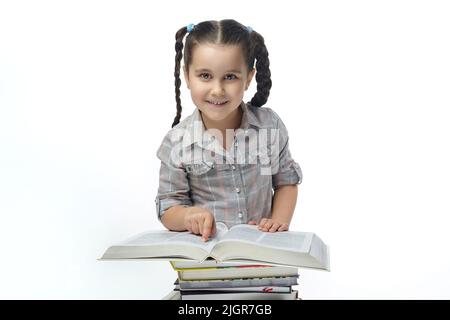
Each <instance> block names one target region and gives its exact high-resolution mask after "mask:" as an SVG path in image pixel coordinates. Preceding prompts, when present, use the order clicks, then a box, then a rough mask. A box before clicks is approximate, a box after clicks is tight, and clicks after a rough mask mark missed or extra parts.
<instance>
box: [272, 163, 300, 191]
mask: <svg viewBox="0 0 450 320" xmlns="http://www.w3.org/2000/svg"><path fill="white" fill-rule="evenodd" d="M302 180H303V174H302V169H301V168H300V166H299V165H298V163H296V162H293V163H292V165H291V166H290V168H289V169H288V170H287V171H283V172H278V173H277V174H275V175H273V176H272V187H273V189H277V188H278V187H280V186H284V185H293V184H294V185H298V184H300V183H302Z"/></svg>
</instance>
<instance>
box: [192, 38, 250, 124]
mask: <svg viewBox="0 0 450 320" xmlns="http://www.w3.org/2000/svg"><path fill="white" fill-rule="evenodd" d="M183 69H184V77H185V79H186V82H187V86H188V88H189V90H190V91H191V97H192V101H193V102H194V104H195V105H196V106H197V108H198V109H199V110H200V111H201V113H202V117H203V121H205V122H209V123H215V122H220V123H227V122H228V120H230V119H233V118H235V116H236V114H237V112H238V110H237V109H238V107H239V106H240V104H241V102H242V99H243V97H244V91H246V90H247V89H248V86H249V85H250V82H251V80H252V78H253V75H254V74H255V69H252V70H251V71H250V72H248V70H247V66H246V64H245V60H244V56H243V54H242V50H241V48H240V47H239V46H236V45H217V44H200V45H196V46H195V47H194V48H193V51H192V63H191V65H190V66H189V71H188V70H186V66H184V67H183ZM238 125H239V124H238Z"/></svg>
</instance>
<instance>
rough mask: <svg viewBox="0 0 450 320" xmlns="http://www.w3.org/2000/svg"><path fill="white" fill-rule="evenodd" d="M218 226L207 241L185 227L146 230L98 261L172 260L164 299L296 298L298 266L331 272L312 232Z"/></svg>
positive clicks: (322, 246)
mask: <svg viewBox="0 0 450 320" xmlns="http://www.w3.org/2000/svg"><path fill="white" fill-rule="evenodd" d="M216 230H217V232H216V235H215V236H214V237H213V238H211V239H210V240H209V241H207V242H203V241H202V240H201V237H199V236H198V235H194V234H192V233H190V232H187V231H186V232H175V231H168V230H163V231H147V232H143V233H141V234H138V235H136V236H134V237H132V238H130V239H128V240H125V241H123V242H122V243H119V244H116V245H113V246H111V247H109V248H108V249H107V250H106V251H105V253H104V254H103V256H102V257H101V258H100V260H140V261H143V260H167V261H171V263H172V267H173V268H174V269H175V270H176V271H177V273H178V279H177V282H176V284H175V289H174V290H173V291H172V292H170V293H169V294H168V295H166V296H165V297H164V298H163V299H180V298H181V299H186V300H187V299H252V300H253V299H271V298H272V299H297V298H298V292H297V290H293V289H292V286H293V285H295V284H294V280H293V279H297V278H298V268H300V267H301V268H310V269H317V270H326V271H329V270H330V260H329V248H328V246H327V245H325V243H324V242H323V241H322V240H321V239H320V238H319V237H318V236H317V235H315V234H314V233H312V232H298V231H283V232H274V233H270V232H262V231H260V230H258V228H257V226H255V225H248V224H239V225H235V226H233V227H231V228H228V227H227V226H226V225H225V224H223V223H221V222H218V223H217V224H216ZM295 282H296V280H295ZM261 287H262V288H261ZM265 287H268V289H264V288H265ZM235 288H239V289H238V290H236V289H235ZM219 289H220V290H219ZM260 289H261V290H266V291H269V290H272V292H265V291H261V292H259V291H257V290H260ZM255 290H256V291H257V292H254V291H255ZM275 290H276V291H275ZM224 291H226V292H224ZM280 291H283V292H280ZM231 294H232V295H231Z"/></svg>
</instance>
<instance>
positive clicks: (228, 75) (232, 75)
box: [225, 74, 236, 80]
mask: <svg viewBox="0 0 450 320" xmlns="http://www.w3.org/2000/svg"><path fill="white" fill-rule="evenodd" d="M229 77H231V78H229ZM225 78H226V79H227V80H234V79H236V76H235V75H234V74H227V75H226V76H225Z"/></svg>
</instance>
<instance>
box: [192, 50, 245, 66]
mask: <svg viewBox="0 0 450 320" xmlns="http://www.w3.org/2000/svg"><path fill="white" fill-rule="evenodd" d="M191 61H192V62H191V65H192V66H193V67H194V69H211V70H214V69H216V70H218V71H220V70H225V69H227V70H228V69H230V70H234V69H239V70H240V69H242V68H243V67H245V60H244V56H243V54H242V49H241V47H240V46H238V45H219V44H198V45H196V46H194V48H193V49H192V60H191Z"/></svg>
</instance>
